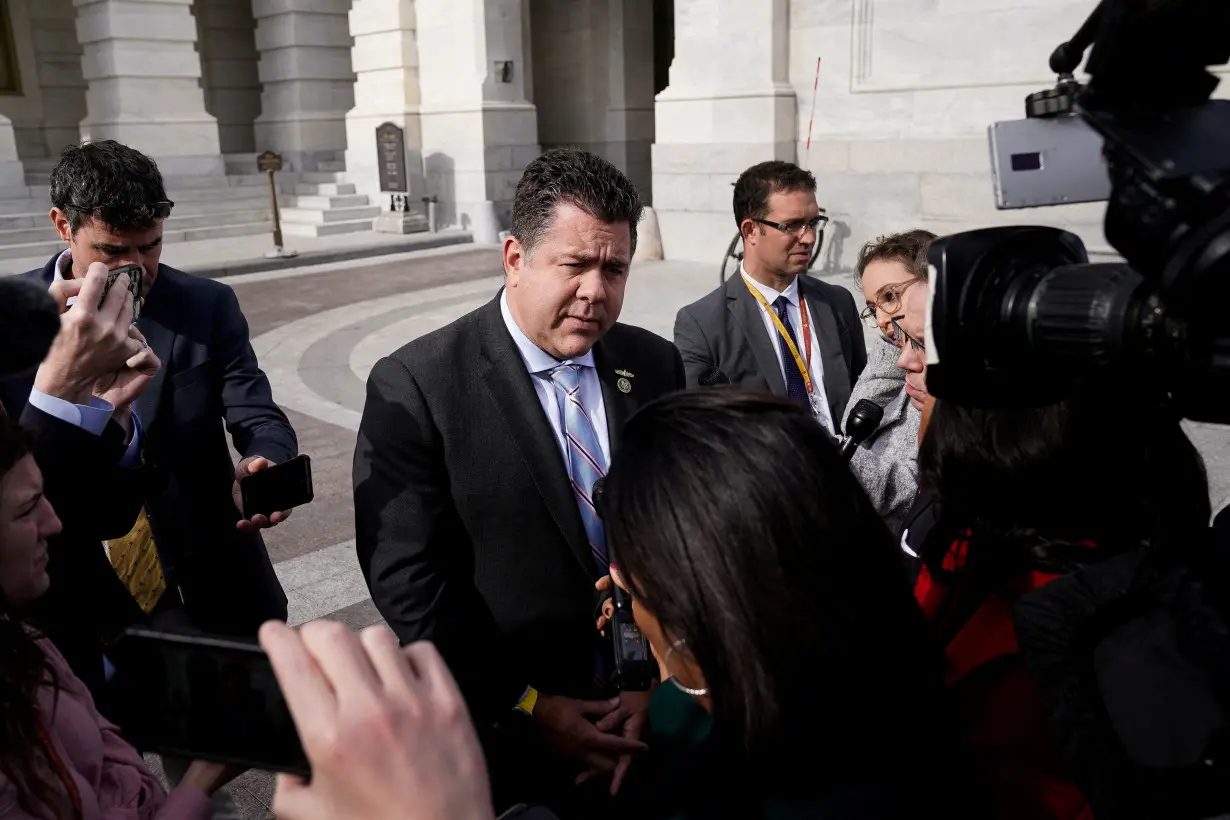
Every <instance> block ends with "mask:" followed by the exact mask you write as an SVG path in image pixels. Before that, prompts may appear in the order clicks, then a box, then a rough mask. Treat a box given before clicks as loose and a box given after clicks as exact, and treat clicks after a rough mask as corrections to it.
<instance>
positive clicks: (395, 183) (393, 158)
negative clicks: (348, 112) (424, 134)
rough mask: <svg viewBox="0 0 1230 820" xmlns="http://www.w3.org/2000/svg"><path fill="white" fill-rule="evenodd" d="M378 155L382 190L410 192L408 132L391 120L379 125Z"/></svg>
mask: <svg viewBox="0 0 1230 820" xmlns="http://www.w3.org/2000/svg"><path fill="white" fill-rule="evenodd" d="M376 157H377V159H378V161H379V163H380V191H381V192H382V193H386V194H408V193H410V189H409V187H408V186H407V180H406V132H405V131H403V130H402V129H401V128H399V127H397V126H396V125H394V124H393V123H391V122H386V123H384V124H383V125H380V126H378V127H377V128H376Z"/></svg>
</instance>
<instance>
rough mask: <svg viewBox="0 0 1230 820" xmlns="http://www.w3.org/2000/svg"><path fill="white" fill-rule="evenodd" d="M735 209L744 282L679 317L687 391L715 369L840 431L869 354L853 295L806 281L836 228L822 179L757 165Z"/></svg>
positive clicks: (738, 189) (790, 168) (738, 188)
mask: <svg viewBox="0 0 1230 820" xmlns="http://www.w3.org/2000/svg"><path fill="white" fill-rule="evenodd" d="M734 210H735V222H736V223H737V224H738V226H739V230H740V231H742V233H743V248H744V257H743V265H742V267H741V268H740V275H739V276H734V277H731V279H730V280H729V281H727V282H726V283H725V284H723V285H721V286H720V287H719V288H717V290H714V291H713V292H712V293H710V294H708V295H707V296H705V297H704V298H702V299H700V300H698V301H696V302H693V303H692V304H690V305H688V306H686V307H684V308H682V309H681V310H680V311H679V313H678V315H677V316H676V317H675V346H676V347H678V348H679V352H680V353H681V354H682V356H683V365H684V368H685V369H686V370H687V375H688V385H689V386H695V385H696V384H697V383H698V382H699V380H700V377H701V376H702V375H704V374H705V373H706V371H711V370H712V369H714V368H716V369H717V370H720V371H721V372H722V373H723V374H725V376H726V378H727V379H729V381H730V383H731V384H741V385H745V386H747V387H753V388H761V389H765V390H771V391H772V392H774V393H776V394H778V395H781V396H788V397H790V398H792V399H794V400H795V401H798V402H799V403H800V404H802V405H804V406H805V407H810V408H811V410H812V411H813V413H815V415H816V418H817V420H818V421H819V422H820V423H821V424H823V425H824V426H825V427H826V428H828V430H829V431H830V432H832V433H834V434H836V433H838V432H839V430H838V425H839V424H840V423H841V419H842V418H844V416H845V409H846V403H847V402H848V401H849V399H850V391H851V390H852V389H853V388H854V383H855V381H857V380H858V376H859V374H860V373H862V371H863V367H864V365H866V364H867V347H866V345H865V344H864V342H863V331H862V328H861V326H860V324H859V318H858V310H857V309H856V308H855V306H854V297H853V296H852V295H850V293H849V291H847V290H846V289H845V288H842V287H838V286H836V285H830V284H828V283H826V282H821V281H820V280H818V279H813V278H811V277H810V276H806V275H805V274H806V272H807V266H808V263H809V261H810V260H811V253H812V250H813V248H814V247H815V243H816V242H818V241H820V233H821V231H822V230H823V228H824V224H825V223H826V221H827V218H826V217H825V216H824V215H823V213H822V212H821V210H820V207H819V205H818V204H817V203H816V179H815V177H813V176H812V175H811V173H810V172H808V171H805V170H803V169H802V168H800V167H798V166H797V165H794V164H793V163H789V162H780V161H772V162H762V163H760V164H759V165H754V166H752V167H751V168H748V169H747V170H746V171H744V172H743V173H742V174H741V175H740V176H739V179H738V181H737V182H736V183H735V194H734ZM801 274H804V275H801Z"/></svg>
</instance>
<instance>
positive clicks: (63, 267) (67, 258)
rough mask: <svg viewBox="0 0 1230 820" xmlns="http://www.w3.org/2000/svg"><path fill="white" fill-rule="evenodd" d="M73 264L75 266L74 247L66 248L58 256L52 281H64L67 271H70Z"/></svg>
mask: <svg viewBox="0 0 1230 820" xmlns="http://www.w3.org/2000/svg"><path fill="white" fill-rule="evenodd" d="M72 266H73V249H72V248H65V249H64V252H63V253H61V254H60V255H59V256H57V257H56V264H55V269H54V271H55V272H54V274H53V275H52V277H51V281H53V282H60V281H63V279H64V274H65V272H66V271H68V270H69V268H71V267H72Z"/></svg>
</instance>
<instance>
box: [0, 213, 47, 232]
mask: <svg viewBox="0 0 1230 820" xmlns="http://www.w3.org/2000/svg"><path fill="white" fill-rule="evenodd" d="M41 225H42V226H46V227H47V229H48V230H51V219H50V217H48V216H47V212H46V211H36V212H34V213H29V214H0V231H11V230H16V229H17V228H37V227H39V226H41Z"/></svg>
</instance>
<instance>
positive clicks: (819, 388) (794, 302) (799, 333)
mask: <svg viewBox="0 0 1230 820" xmlns="http://www.w3.org/2000/svg"><path fill="white" fill-rule="evenodd" d="M739 273H741V274H742V275H743V281H745V282H747V283H748V284H750V285H751V286H752V287H754V288H755V289H756V290H757V291H759V293H760V295H761V296H763V297H764V298H765V300H766V301H767V302H768V303H769V307H770V308H772V306H773V303H774V302H776V301H777V297H779V296H785V297H786V301H787V302H789V306H788V307H787V308H786V315H787V316H789V317H790V324H791V325H793V328H794V336H795V340H796V342H797V344H798V345H799V346H800V347H801V346H802V344H803V317H802V314H801V313H800V311H799V277H797V276H796V277H794V279H792V280H790V284H789V285H787V286H786V289H785V290H784V291H782V292H780V293H779V292H777V291H776V290H774V289H773V288H771V287H769V286H768V285H762V284H760V283H759V282H757V281H756V280H755V279H753V278H752V277H750V276H748V275H747V270H746V269H745V268H744V267H743V266H742V265H740V266H739ZM756 306H757V307H758V308H759V309H760V318H761V320H762V321H763V322H764V328H765V332H766V333H768V334H769V342H770V344H771V345H772V347H773V353H774V355H776V356H777V366H778V368H779V369H780V370H781V372H782V381H785V380H786V366H785V363H784V362H783V361H782V345H781V342H780V341H779V339H780V338H781V334H779V333H778V332H777V325H775V324H773V319H772V317H771V316H770V315H769V311H767V310H765V309H764V307H763V306H762V305H760V304H759V302H758V303H757V305H756ZM807 314H808V322H809V323H810V325H811V349H810V350H809V351H808V352H807V369H808V370H809V371H810V374H809V375H810V376H811V389H812V394H813V396H814V398H815V401H814V402H813V407H814V408H815V410H816V418H817V419H818V420H819V422H820V423H821V424H823V425H824V426H825V427H826V428H827V429H828V431H829V432H830V433H832V434H834V435H836V434H837V431H836V430H835V429H834V427H833V413H832V411H831V410H830V409H829V400H828V394H827V393H825V391H824V361H823V360H822V359H821V358H820V334H819V333H817V332H816V314H814V313H812V312H811V310H810V309H809V310H808V311H807ZM802 352H803V351H802V350H800V351H799V353H800V354H801V353H802Z"/></svg>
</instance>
